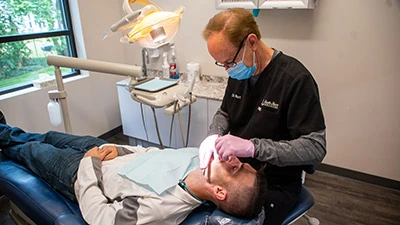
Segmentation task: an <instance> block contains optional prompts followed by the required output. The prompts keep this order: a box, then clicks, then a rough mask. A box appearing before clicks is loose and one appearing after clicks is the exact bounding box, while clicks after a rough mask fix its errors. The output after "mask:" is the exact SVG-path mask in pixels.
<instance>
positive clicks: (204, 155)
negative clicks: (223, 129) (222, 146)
mask: <svg viewBox="0 0 400 225" xmlns="http://www.w3.org/2000/svg"><path fill="white" fill-rule="evenodd" d="M217 138H218V134H212V135H210V136H208V137H206V138H205V139H204V140H203V142H201V144H200V148H199V159H200V169H205V168H207V166H208V163H209V162H210V159H211V155H212V154H213V153H214V152H215V140H217Z"/></svg>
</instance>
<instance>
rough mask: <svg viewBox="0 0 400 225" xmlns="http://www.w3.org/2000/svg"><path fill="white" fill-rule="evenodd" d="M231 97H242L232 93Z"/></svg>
mask: <svg viewBox="0 0 400 225" xmlns="http://www.w3.org/2000/svg"><path fill="white" fill-rule="evenodd" d="M231 97H232V98H236V99H242V96H240V95H238V94H234V93H232V95H231Z"/></svg>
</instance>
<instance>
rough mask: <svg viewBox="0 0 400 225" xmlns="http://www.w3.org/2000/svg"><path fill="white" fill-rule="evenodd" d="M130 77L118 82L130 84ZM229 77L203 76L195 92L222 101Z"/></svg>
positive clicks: (202, 96) (195, 86) (196, 85)
mask: <svg viewBox="0 0 400 225" xmlns="http://www.w3.org/2000/svg"><path fill="white" fill-rule="evenodd" d="M129 81H130V78H128V79H125V80H121V81H119V82H117V85H120V86H129ZM226 84H227V78H225V77H219V76H203V75H202V79H201V80H199V81H196V83H195V85H194V87H193V94H194V95H195V96H197V97H199V98H207V99H213V100H219V101H222V98H223V97H224V94H225V88H226Z"/></svg>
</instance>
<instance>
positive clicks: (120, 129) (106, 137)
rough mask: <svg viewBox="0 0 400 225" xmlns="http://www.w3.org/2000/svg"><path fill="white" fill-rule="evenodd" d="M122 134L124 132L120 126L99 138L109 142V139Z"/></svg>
mask: <svg viewBox="0 0 400 225" xmlns="http://www.w3.org/2000/svg"><path fill="white" fill-rule="evenodd" d="M121 132H122V125H120V126H118V127H116V128H114V129H112V130H110V131H108V132H106V133H104V134H102V135H100V136H98V138H100V139H103V140H107V139H108V138H110V137H112V136H114V135H117V134H119V133H121Z"/></svg>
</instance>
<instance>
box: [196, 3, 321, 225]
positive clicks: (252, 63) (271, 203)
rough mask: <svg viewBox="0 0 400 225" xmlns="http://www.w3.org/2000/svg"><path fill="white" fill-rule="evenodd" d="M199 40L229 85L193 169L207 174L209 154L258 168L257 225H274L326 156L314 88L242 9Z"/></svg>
mask: <svg viewBox="0 0 400 225" xmlns="http://www.w3.org/2000/svg"><path fill="white" fill-rule="evenodd" d="M203 36H204V39H205V40H206V41H207V47H208V51H209V54H210V55H211V56H212V57H213V58H214V59H215V61H216V62H215V64H216V65H217V66H221V67H224V68H225V70H226V71H227V73H228V75H229V80H228V84H227V87H226V90H225V95H224V98H223V100H222V104H221V106H220V108H219V109H218V110H217V112H216V114H215V115H214V118H213V122H212V124H211V125H210V130H209V132H208V137H207V138H205V139H204V141H203V142H202V144H201V145H200V149H199V157H200V167H201V168H203V169H207V167H208V165H209V162H210V159H211V158H212V157H214V158H215V157H218V158H219V160H221V161H227V160H228V159H229V158H230V157H231V156H237V157H240V159H241V160H242V161H245V162H249V163H250V164H251V165H252V166H253V167H254V168H260V167H262V166H264V167H265V169H264V170H265V176H266V178H267V183H268V188H267V189H266V190H265V193H264V194H265V204H264V209H265V216H266V218H265V221H264V224H268V225H271V224H281V223H282V221H283V220H284V219H285V217H286V216H287V215H288V213H289V212H290V210H291V209H292V208H293V206H294V205H295V204H296V202H297V200H298V196H299V194H300V191H301V185H302V184H301V173H302V170H303V169H304V167H305V166H308V165H318V164H319V163H320V162H321V161H322V160H323V158H324V157H325V155H326V137H325V128H326V127H325V122H324V116H323V112H322V107H321V103H320V97H319V92H318V86H317V83H316V81H315V80H314V78H313V76H312V75H311V73H310V72H309V71H308V70H307V69H306V67H305V66H303V65H302V63H300V62H299V61H298V60H296V59H295V58H293V57H290V56H288V55H286V54H284V53H283V52H282V51H279V50H277V49H273V48H270V47H268V46H267V45H266V44H264V42H263V41H262V40H261V34H260V31H259V29H258V25H257V23H256V21H255V20H254V17H253V16H252V14H251V13H250V12H249V11H248V10H245V9H229V10H226V11H222V12H220V13H218V14H216V15H215V16H214V17H213V18H211V19H210V20H209V22H208V24H207V25H206V28H205V30H204V31H203Z"/></svg>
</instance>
